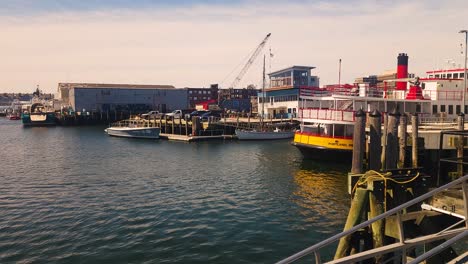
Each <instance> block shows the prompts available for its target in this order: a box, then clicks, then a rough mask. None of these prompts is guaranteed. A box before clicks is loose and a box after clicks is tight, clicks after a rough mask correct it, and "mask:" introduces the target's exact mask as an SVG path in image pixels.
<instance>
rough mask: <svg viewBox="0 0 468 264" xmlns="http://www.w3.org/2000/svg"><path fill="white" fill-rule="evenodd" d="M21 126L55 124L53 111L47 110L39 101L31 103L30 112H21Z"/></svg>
mask: <svg viewBox="0 0 468 264" xmlns="http://www.w3.org/2000/svg"><path fill="white" fill-rule="evenodd" d="M21 120H22V122H23V126H55V125H56V117H55V112H53V111H48V110H47V109H46V107H45V106H44V105H43V104H41V103H34V104H32V105H31V108H30V112H29V111H25V112H23V113H22V114H21Z"/></svg>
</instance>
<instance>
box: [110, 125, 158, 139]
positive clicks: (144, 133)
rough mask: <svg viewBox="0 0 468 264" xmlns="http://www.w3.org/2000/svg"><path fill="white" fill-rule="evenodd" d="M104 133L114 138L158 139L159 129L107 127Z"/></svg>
mask: <svg viewBox="0 0 468 264" xmlns="http://www.w3.org/2000/svg"><path fill="white" fill-rule="evenodd" d="M104 131H105V132H106V133H107V134H108V135H109V136H114V137H126V138H146V139H158V138H159V133H160V132H161V129H160V128H159V127H136V128H129V127H109V128H106V129H105V130H104Z"/></svg>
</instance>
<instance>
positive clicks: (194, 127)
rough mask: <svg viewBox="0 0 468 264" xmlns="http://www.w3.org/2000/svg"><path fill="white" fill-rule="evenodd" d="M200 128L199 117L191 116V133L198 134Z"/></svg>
mask: <svg viewBox="0 0 468 264" xmlns="http://www.w3.org/2000/svg"><path fill="white" fill-rule="evenodd" d="M199 130H200V118H198V116H192V135H193V136H198V134H199Z"/></svg>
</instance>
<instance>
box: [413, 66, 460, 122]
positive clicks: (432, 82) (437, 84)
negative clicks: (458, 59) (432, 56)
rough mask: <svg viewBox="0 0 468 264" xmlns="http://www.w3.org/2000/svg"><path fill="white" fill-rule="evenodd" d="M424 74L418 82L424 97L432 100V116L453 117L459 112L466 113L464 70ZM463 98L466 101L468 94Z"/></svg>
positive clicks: (435, 71) (436, 71) (434, 71)
mask: <svg viewBox="0 0 468 264" xmlns="http://www.w3.org/2000/svg"><path fill="white" fill-rule="evenodd" d="M426 74H427V77H426V78H421V79H420V82H421V88H422V90H423V94H424V97H425V98H428V99H431V100H432V114H436V115H440V116H455V115H458V114H459V113H460V112H463V113H468V106H467V105H466V104H465V105H464V104H463V85H464V75H465V72H464V69H449V70H433V71H427V72H426ZM466 88H468V87H466ZM465 92H466V89H465ZM465 98H466V100H467V101H468V93H467V94H465ZM463 105H464V106H463Z"/></svg>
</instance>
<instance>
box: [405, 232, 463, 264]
mask: <svg viewBox="0 0 468 264" xmlns="http://www.w3.org/2000/svg"><path fill="white" fill-rule="evenodd" d="M467 235H468V230H465V231H463V232H461V233H460V234H458V235H456V236H454V237H453V238H451V239H449V240H447V241H445V242H444V243H442V244H440V245H438V246H437V247H434V248H433V249H431V250H429V251H428V252H426V253H424V254H422V255H421V256H419V257H417V258H415V259H413V260H412V261H411V262H409V263H408V264H416V263H421V262H423V261H424V260H426V259H428V258H430V257H432V256H434V255H436V254H437V253H439V252H440V251H442V250H445V249H446V248H447V247H449V246H451V245H452V244H453V243H455V242H457V241H458V240H460V239H463V238H465V237H466V236H467Z"/></svg>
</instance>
